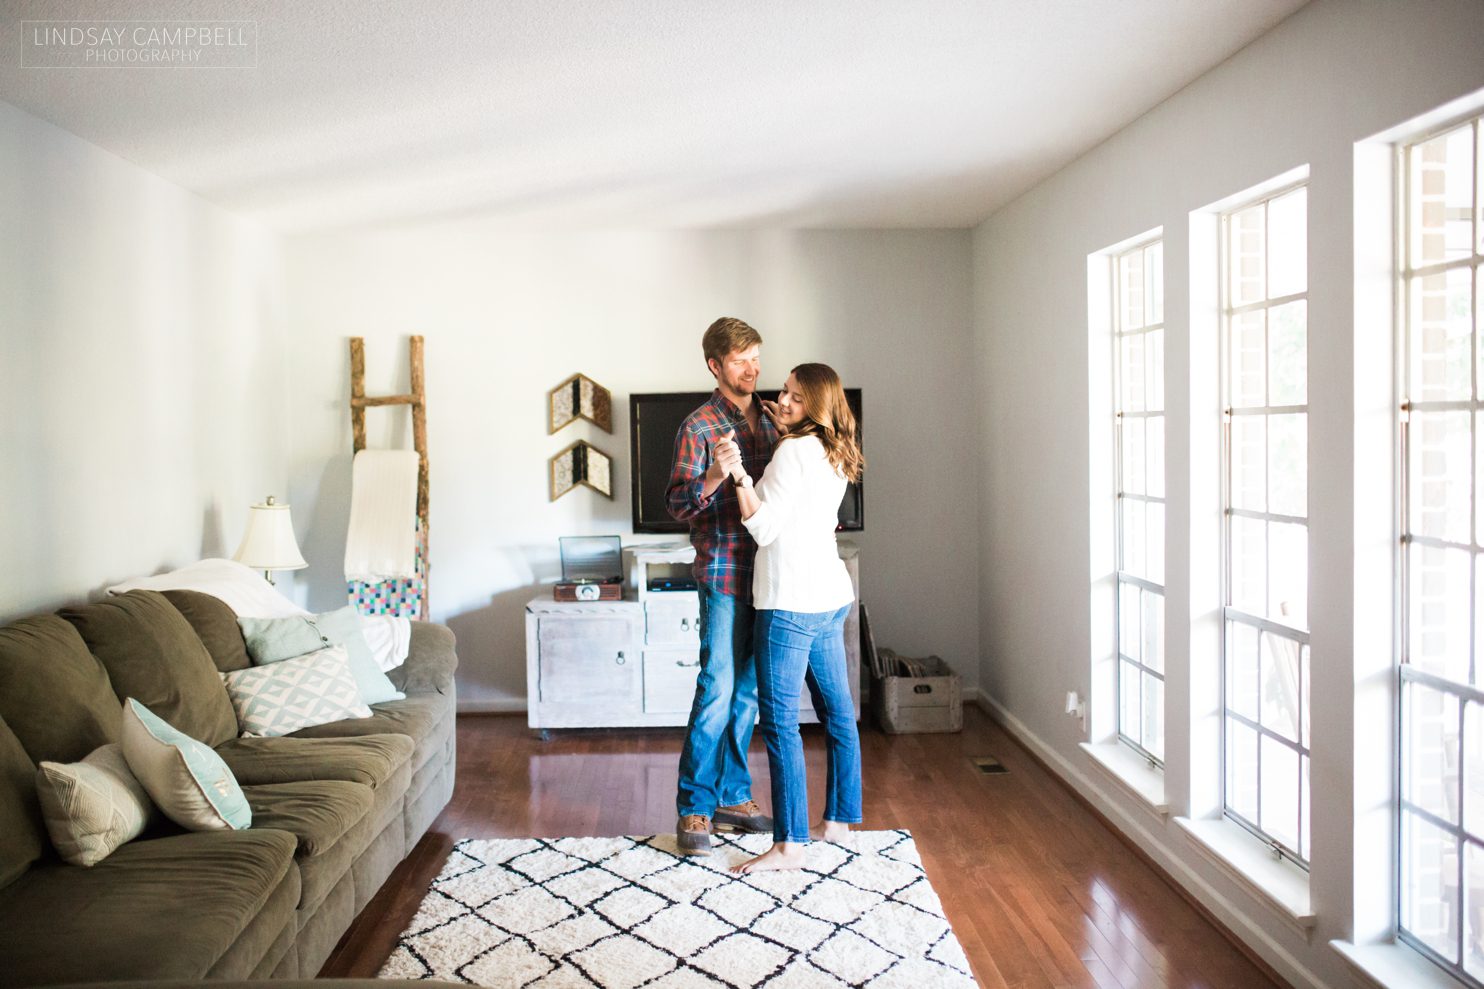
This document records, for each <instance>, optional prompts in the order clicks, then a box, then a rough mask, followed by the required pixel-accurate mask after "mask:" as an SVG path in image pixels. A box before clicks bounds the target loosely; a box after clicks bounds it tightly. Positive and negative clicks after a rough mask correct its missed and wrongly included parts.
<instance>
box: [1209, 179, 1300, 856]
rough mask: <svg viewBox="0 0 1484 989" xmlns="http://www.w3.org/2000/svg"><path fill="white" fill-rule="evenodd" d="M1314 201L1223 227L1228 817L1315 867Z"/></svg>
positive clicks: (1260, 204) (1295, 193) (1253, 210)
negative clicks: (1310, 230)
mask: <svg viewBox="0 0 1484 989" xmlns="http://www.w3.org/2000/svg"><path fill="white" fill-rule="evenodd" d="M1307 215H1308V198H1307V190H1306V189H1305V188H1303V187H1302V186H1301V187H1299V188H1294V189H1288V190H1284V191H1282V192H1279V193H1277V194H1274V195H1271V196H1268V197H1266V198H1264V199H1261V200H1258V201H1257V202H1254V203H1251V204H1249V205H1246V206H1244V207H1242V208H1240V209H1237V210H1233V211H1232V212H1230V213H1227V214H1225V215H1223V217H1222V222H1221V240H1222V257H1221V265H1222V275H1223V277H1222V301H1221V308H1222V316H1223V319H1222V329H1223V336H1224V340H1223V347H1222V350H1223V353H1222V384H1223V397H1222V398H1223V405H1224V408H1225V415H1224V419H1225V423H1224V429H1223V434H1224V444H1223V454H1224V456H1223V464H1224V474H1225V476H1224V479H1223V480H1224V483H1223V485H1222V488H1223V501H1224V502H1225V504H1224V505H1223V506H1222V507H1223V510H1224V523H1225V524H1224V530H1225V539H1224V542H1225V552H1224V561H1223V562H1224V564H1225V575H1224V576H1225V605H1226V606H1225V608H1224V620H1223V624H1224V630H1225V635H1224V640H1225V641H1224V645H1223V655H1222V665H1223V683H1224V692H1223V701H1222V708H1223V752H1222V755H1223V764H1224V765H1223V775H1222V780H1223V788H1222V805H1223V808H1224V810H1225V813H1226V815H1227V816H1228V817H1229V818H1231V819H1232V820H1234V821H1236V822H1237V823H1239V824H1241V825H1242V826H1243V827H1245V828H1247V829H1248V830H1250V831H1252V832H1253V833H1254V834H1256V835H1257V836H1258V837H1260V838H1261V839H1262V840H1263V841H1265V842H1267V843H1268V844H1269V845H1271V847H1272V848H1273V851H1274V852H1276V853H1277V854H1279V855H1281V856H1283V857H1285V858H1288V859H1290V860H1292V861H1294V862H1296V863H1298V864H1299V865H1301V866H1304V867H1307V864H1308V859H1309V631H1308V629H1309V618H1308V610H1309V608H1308V598H1309V594H1308V591H1309V526H1308V511H1309V509H1308V476H1309V468H1308V435H1309V430H1308V421H1309V415H1308V401H1309V397H1308V275H1307V261H1308V242H1307Z"/></svg>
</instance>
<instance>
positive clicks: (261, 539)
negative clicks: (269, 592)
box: [232, 495, 309, 572]
mask: <svg viewBox="0 0 1484 989" xmlns="http://www.w3.org/2000/svg"><path fill="white" fill-rule="evenodd" d="M232 559H234V560H236V561H237V562H238V563H244V564H246V565H247V566H249V567H252V568H253V569H254V570H262V571H265V572H266V571H269V570H303V569H304V568H305V567H307V566H309V564H308V563H305V562H304V557H303V555H302V554H301V553H300V552H299V543H298V541H297V540H295V539H294V523H293V520H292V519H290V518H289V506H287V505H280V504H277V503H276V502H274V500H273V497H272V496H271V495H270V496H269V497H268V500H267V501H266V502H264V503H263V504H261V505H253V506H252V508H251V509H250V510H249V511H248V514H247V532H245V533H244V534H243V536H242V545H241V546H238V547H237V552H236V553H235V554H233V556H232Z"/></svg>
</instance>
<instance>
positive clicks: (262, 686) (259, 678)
mask: <svg viewBox="0 0 1484 989" xmlns="http://www.w3.org/2000/svg"><path fill="white" fill-rule="evenodd" d="M222 679H223V680H225V681H226V683H227V695H228V696H229V697H230V698H231V699H232V707H233V708H234V709H235V710H236V711H237V724H238V726H239V727H240V728H241V729H242V733H243V734H244V735H258V736H273V735H287V734H288V733H289V732H293V731H298V730H299V729H300V728H309V727H311V726H313V725H324V724H329V723H330V722H331V721H344V720H346V719H347V718H369V717H371V709H370V708H369V707H367V706H366V703H365V701H363V700H362V699H361V692H360V689H359V688H357V687H356V680H355V677H354V676H352V675H351V672H350V656H349V655H348V654H347V653H346V651H345V647H344V646H331V647H330V648H328V649H321V650H320V651H319V652H312V653H309V654H308V655H304V656H297V657H295V658H294V659H286V660H284V661H283V662H281V663H273V664H272V665H269V666H254V667H252V668H250V669H246V670H233V671H232V672H231V673H223V674H222Z"/></svg>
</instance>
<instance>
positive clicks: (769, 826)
mask: <svg viewBox="0 0 1484 989" xmlns="http://www.w3.org/2000/svg"><path fill="white" fill-rule="evenodd" d="M716 829H717V830H718V831H750V832H751V833H753V834H771V833H772V831H773V819H772V818H771V817H769V816H768V815H767V814H764V813H763V809H762V808H761V807H759V806H758V805H757V801H756V800H747V801H745V802H743V803H740V804H733V805H732V806H730V807H718V808H716Z"/></svg>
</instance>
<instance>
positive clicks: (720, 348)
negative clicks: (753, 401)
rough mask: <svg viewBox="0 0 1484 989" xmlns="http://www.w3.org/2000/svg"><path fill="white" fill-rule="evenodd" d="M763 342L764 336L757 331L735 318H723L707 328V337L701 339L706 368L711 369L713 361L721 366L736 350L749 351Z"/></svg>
mask: <svg viewBox="0 0 1484 989" xmlns="http://www.w3.org/2000/svg"><path fill="white" fill-rule="evenodd" d="M762 342H763V336H762V334H761V333H759V332H758V331H757V330H754V329H753V328H752V327H750V326H748V325H747V324H746V323H744V322H742V321H741V320H740V319H737V318H736V317H735V316H723V317H721V319H718V320H717V321H716V322H714V323H712V324H711V325H710V326H708V327H706V335H705V336H703V337H701V351H702V353H704V354H705V355H706V366H707V367H710V366H711V362H712V361H716V363H718V364H720V363H721V362H722V361H724V360H726V359H727V354H730V353H732V352H733V351H734V350H747V349H748V348H749V347H755V346H758V345H759V344H761V343H762Z"/></svg>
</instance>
